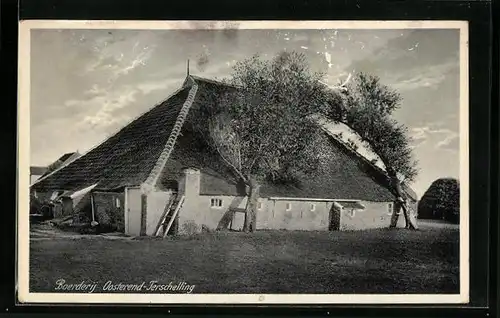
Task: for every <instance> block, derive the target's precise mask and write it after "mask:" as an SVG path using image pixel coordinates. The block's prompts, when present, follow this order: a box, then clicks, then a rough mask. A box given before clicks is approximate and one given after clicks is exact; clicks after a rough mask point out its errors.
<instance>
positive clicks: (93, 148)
mask: <svg viewBox="0 0 500 318" xmlns="http://www.w3.org/2000/svg"><path fill="white" fill-rule="evenodd" d="M185 88H186V87H184V86H181V87H180V88H179V89H177V90H176V91H174V92H173V93H172V94H170V96H168V97H167V98H164V99H163V100H162V101H161V102H159V103H157V104H156V105H155V106H154V107H152V108H150V109H148V110H146V111H144V112H142V113H140V114H139V115H137V116H136V117H134V118H132V119H131V120H130V121H129V122H128V123H127V124H125V125H123V126H122V128H120V129H118V130H117V131H116V132H114V133H113V134H112V135H110V136H109V137H107V138H104V139H103V140H102V141H101V142H99V143H98V144H96V145H95V146H94V147H92V148H90V149H89V150H87V151H86V152H84V153H82V154H81V155H80V156H79V157H77V158H75V159H74V160H71V161H69V162H64V163H63V164H62V165H61V166H59V167H58V168H56V169H55V170H53V171H51V172H50V173H48V174H46V175H45V176H43V177H41V178H39V179H37V180H35V182H33V183H32V184H31V185H30V188H31V187H32V186H34V185H36V184H38V183H40V182H42V181H43V180H45V179H47V178H48V177H50V176H52V175H53V174H55V173H56V172H58V171H60V170H62V169H63V168H65V167H67V166H69V165H70V164H73V163H75V162H77V161H79V160H82V158H83V157H85V156H86V155H87V154H89V153H90V152H91V151H93V150H95V149H97V148H98V147H100V146H101V145H103V144H104V143H105V142H107V141H108V140H110V139H111V138H113V137H115V136H116V135H118V134H119V133H120V132H121V131H123V130H124V129H126V128H127V127H128V126H129V125H130V124H132V123H134V122H135V121H137V120H138V119H139V118H141V117H142V116H144V115H146V114H147V113H149V112H151V111H153V109H155V108H156V107H159V106H161V105H162V104H163V103H164V102H165V101H167V100H169V99H170V98H172V97H174V96H176V95H177V94H179V93H180V92H182V91H183V90H184V89H185Z"/></svg>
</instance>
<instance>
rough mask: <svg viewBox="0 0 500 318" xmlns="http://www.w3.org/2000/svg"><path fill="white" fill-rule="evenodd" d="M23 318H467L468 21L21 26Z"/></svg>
mask: <svg viewBox="0 0 500 318" xmlns="http://www.w3.org/2000/svg"><path fill="white" fill-rule="evenodd" d="M19 27H20V30H19V44H20V45H19V112H18V114H19V115H18V130H19V131H18V133H19V138H18V151H19V152H18V158H19V162H18V211H17V221H18V224H17V225H18V236H17V239H18V240H17V256H18V262H17V264H18V268H17V293H18V300H19V302H20V303H21V304H32V303H33V304H37V303H38V304H40V303H56V304H64V303H76V304H268V305H271V304H439V303H447V304H464V303H467V302H468V300H469V239H470V238H469V224H468V222H469V206H468V204H469V199H468V195H469V183H468V182H469V180H468V171H469V163H468V158H469V153H468V152H469V150H468V130H469V128H468V98H469V96H468V25H467V22H464V21H75V20H71V21H69V20H67V21H58V20H25V21H20V24H19Z"/></svg>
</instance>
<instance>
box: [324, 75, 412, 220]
mask: <svg viewBox="0 0 500 318" xmlns="http://www.w3.org/2000/svg"><path fill="white" fill-rule="evenodd" d="M341 88H343V89H340V90H335V91H332V93H331V94H332V97H331V98H330V99H329V103H328V106H327V107H326V108H325V109H324V113H323V114H324V115H325V116H326V117H327V118H328V119H330V120H332V121H334V122H341V123H343V124H345V125H347V126H348V127H350V128H351V129H352V130H353V131H354V132H356V134H357V135H358V136H359V137H360V139H361V141H362V143H363V144H364V145H365V146H366V147H367V148H368V149H370V150H371V151H372V152H374V153H375V154H377V155H378V157H379V158H380V161H381V162H382V164H383V165H384V167H385V169H386V172H387V175H388V178H389V180H388V181H389V184H390V187H391V190H392V192H393V193H394V195H395V196H396V198H397V199H398V204H397V207H398V208H399V207H401V208H403V212H404V216H405V221H406V228H410V229H416V228H417V225H416V223H415V222H414V221H413V220H412V219H411V217H410V215H409V213H408V210H407V207H406V205H405V204H403V203H404V200H405V199H406V196H405V194H404V192H403V191H402V189H401V187H402V185H401V184H402V182H404V181H406V182H411V181H413V180H414V178H415V177H416V175H417V172H418V170H417V162H416V161H415V160H413V158H412V148H411V139H410V137H409V136H408V129H407V128H406V127H405V126H404V125H401V124H399V123H398V122H397V121H396V120H394V119H393V118H391V115H392V114H393V112H394V111H395V110H396V109H398V108H399V107H400V103H401V101H402V99H401V96H400V94H398V93H397V92H396V91H395V90H392V89H391V88H390V87H388V86H386V85H384V84H382V83H381V82H380V78H379V77H377V76H370V75H366V74H364V73H359V74H357V75H356V76H355V78H354V82H351V83H349V84H348V85H342V86H341ZM398 208H397V209H395V210H394V213H393V217H392V220H391V227H394V226H395V225H396V223H397V218H398V215H399V211H398V210H399V209H398Z"/></svg>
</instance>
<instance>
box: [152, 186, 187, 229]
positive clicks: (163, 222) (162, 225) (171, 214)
mask: <svg viewBox="0 0 500 318" xmlns="http://www.w3.org/2000/svg"><path fill="white" fill-rule="evenodd" d="M184 199H185V196H184V195H182V196H179V195H177V194H173V195H172V198H171V199H170V201H169V202H168V203H167V205H166V206H165V210H164V211H163V214H162V216H161V218H160V222H159V223H158V226H157V227H156V230H155V236H161V237H165V236H167V234H168V232H169V231H170V228H171V227H172V224H173V223H174V221H175V218H176V217H177V214H179V210H180V209H181V207H182V205H183V204H184Z"/></svg>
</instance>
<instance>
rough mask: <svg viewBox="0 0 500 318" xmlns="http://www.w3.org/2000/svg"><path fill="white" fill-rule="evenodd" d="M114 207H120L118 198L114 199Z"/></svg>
mask: <svg viewBox="0 0 500 318" xmlns="http://www.w3.org/2000/svg"><path fill="white" fill-rule="evenodd" d="M115 206H116V207H117V208H119V207H120V199H119V198H116V199H115Z"/></svg>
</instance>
